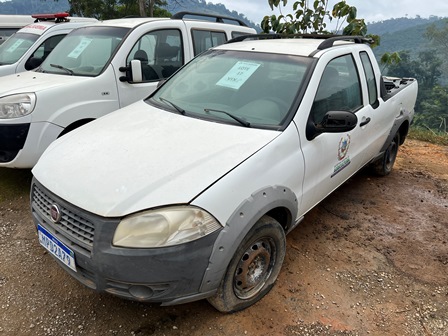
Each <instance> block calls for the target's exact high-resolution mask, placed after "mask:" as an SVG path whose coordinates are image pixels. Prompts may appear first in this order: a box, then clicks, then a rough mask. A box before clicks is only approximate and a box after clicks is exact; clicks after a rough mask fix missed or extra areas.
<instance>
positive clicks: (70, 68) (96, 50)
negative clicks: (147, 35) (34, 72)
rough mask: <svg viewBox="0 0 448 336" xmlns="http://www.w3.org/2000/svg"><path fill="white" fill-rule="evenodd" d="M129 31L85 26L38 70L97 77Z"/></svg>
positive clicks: (70, 37) (71, 36)
mask: <svg viewBox="0 0 448 336" xmlns="http://www.w3.org/2000/svg"><path fill="white" fill-rule="evenodd" d="M128 31H129V29H127V28H117V27H84V28H80V29H76V30H74V31H73V32H71V33H70V34H68V35H67V36H66V37H65V38H64V39H63V40H62V41H61V42H60V43H59V44H58V45H57V46H56V47H55V48H54V50H53V51H52V52H51V54H50V55H48V57H47V58H46V59H45V61H44V62H43V63H42V65H41V67H40V69H39V71H41V72H50V73H57V74H64V75H75V76H92V77H93V76H97V75H99V74H100V73H101V72H102V71H103V69H104V67H105V66H106V65H107V64H108V62H109V59H110V58H111V56H112V55H113V54H114V52H115V50H116V49H117V47H118V45H119V44H120V42H121V41H122V40H123V37H124V36H125V35H126V33H127V32H128Z"/></svg>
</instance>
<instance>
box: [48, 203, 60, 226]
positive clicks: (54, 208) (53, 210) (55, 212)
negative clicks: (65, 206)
mask: <svg viewBox="0 0 448 336" xmlns="http://www.w3.org/2000/svg"><path fill="white" fill-rule="evenodd" d="M50 217H51V220H52V221H53V223H59V221H60V220H61V217H62V214H61V210H60V209H59V206H58V205H57V204H52V205H51V207H50Z"/></svg>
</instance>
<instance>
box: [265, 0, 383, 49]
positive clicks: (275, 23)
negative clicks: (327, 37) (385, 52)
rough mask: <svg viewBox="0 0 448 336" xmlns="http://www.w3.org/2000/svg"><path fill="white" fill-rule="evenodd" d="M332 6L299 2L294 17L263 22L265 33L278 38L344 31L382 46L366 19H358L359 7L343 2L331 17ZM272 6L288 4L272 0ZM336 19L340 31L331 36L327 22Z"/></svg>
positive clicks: (319, 0) (284, 0) (315, 1)
mask: <svg viewBox="0 0 448 336" xmlns="http://www.w3.org/2000/svg"><path fill="white" fill-rule="evenodd" d="M328 2H329V1H328V0H313V1H308V0H298V1H295V2H294V4H293V10H294V11H295V13H294V14H287V15H283V14H281V15H279V16H276V15H270V16H268V15H267V16H265V17H264V18H263V20H262V21H261V29H262V30H263V32H264V33H270V32H271V31H273V32H275V33H277V34H337V33H338V32H340V31H341V30H342V31H343V34H344V35H351V36H353V35H357V36H366V37H370V38H371V39H372V40H373V41H374V43H373V44H372V47H375V46H376V45H378V44H379V37H378V36H376V35H367V26H366V23H365V21H364V19H358V18H357V17H356V15H357V9H356V7H354V6H350V5H348V4H347V3H346V2H345V1H339V2H338V3H336V4H335V5H334V6H333V10H332V11H331V13H330V12H329V11H328V9H327V6H328ZM268 3H269V6H270V7H271V9H274V7H279V6H280V4H283V6H286V4H287V0H268ZM334 19H335V20H336V29H335V30H334V31H333V32H329V31H328V30H327V23H326V22H325V20H328V21H330V22H331V21H332V20H334ZM344 25H345V26H344ZM343 27H344V28H343Z"/></svg>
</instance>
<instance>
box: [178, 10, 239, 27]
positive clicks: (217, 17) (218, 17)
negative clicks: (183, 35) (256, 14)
mask: <svg viewBox="0 0 448 336" xmlns="http://www.w3.org/2000/svg"><path fill="white" fill-rule="evenodd" d="M187 15H188V16H199V17H208V18H211V19H215V20H216V21H215V22H219V23H227V22H225V21H224V20H229V21H234V22H236V23H238V25H240V26H244V27H247V24H246V23H244V22H243V21H241V20H240V19H235V18H233V17H230V16H222V15H216V14H211V13H196V12H179V13H176V14H174V15H173V16H172V17H171V18H172V19H177V20H182V19H183V18H184V17H185V16H187Z"/></svg>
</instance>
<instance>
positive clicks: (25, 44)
mask: <svg viewBox="0 0 448 336" xmlns="http://www.w3.org/2000/svg"><path fill="white" fill-rule="evenodd" d="M38 37H39V35H36V34H29V33H17V34H14V35H13V36H11V37H10V38H9V39H8V40H6V41H5V42H4V43H3V44H2V45H0V65H4V64H13V63H15V62H17V61H18V60H19V59H20V57H22V56H23V54H24V53H25V52H26V51H27V50H28V49H29V48H30V47H31V46H32V45H33V44H34V42H36V40H37V39H38Z"/></svg>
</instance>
